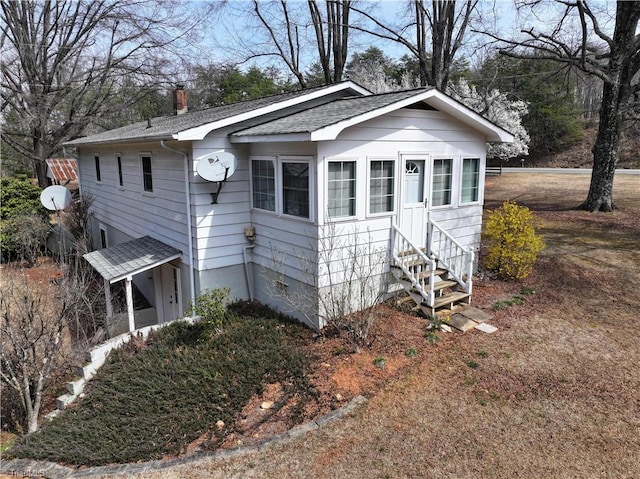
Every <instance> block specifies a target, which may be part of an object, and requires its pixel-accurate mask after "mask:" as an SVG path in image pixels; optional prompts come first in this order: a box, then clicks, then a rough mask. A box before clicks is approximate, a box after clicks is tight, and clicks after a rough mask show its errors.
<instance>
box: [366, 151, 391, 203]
mask: <svg viewBox="0 0 640 479" xmlns="http://www.w3.org/2000/svg"><path fill="white" fill-rule="evenodd" d="M370 165H371V166H370V167H371V174H370V177H369V212H370V213H386V212H389V211H393V207H394V204H393V195H394V187H393V185H394V182H395V178H394V166H395V165H394V161H393V160H373V161H371V163H370Z"/></svg>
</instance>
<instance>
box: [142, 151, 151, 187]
mask: <svg viewBox="0 0 640 479" xmlns="http://www.w3.org/2000/svg"><path fill="white" fill-rule="evenodd" d="M140 160H141V161H142V188H143V190H144V191H147V192H149V193H152V192H153V175H152V174H151V156H150V155H142V156H140Z"/></svg>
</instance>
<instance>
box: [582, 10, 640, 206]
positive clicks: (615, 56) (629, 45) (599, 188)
mask: <svg viewBox="0 0 640 479" xmlns="http://www.w3.org/2000/svg"><path fill="white" fill-rule="evenodd" d="M639 17H640V6H639V4H638V2H619V3H618V5H617V8H616V26H615V30H614V33H613V39H612V41H611V53H610V55H609V63H608V65H607V69H606V72H607V76H608V77H609V80H608V81H606V82H605V83H604V86H603V88H602V104H601V105H600V124H599V126H598V135H597V138H596V143H595V145H594V146H593V170H592V172H591V185H590V186H589V193H588V195H587V199H586V200H585V201H584V203H582V206H581V208H582V209H584V210H587V211H591V212H595V211H605V212H609V211H613V209H614V208H615V205H614V203H613V176H614V174H615V172H616V164H617V163H618V153H619V150H620V130H621V129H622V123H623V121H624V115H625V113H626V112H625V110H626V108H627V106H628V104H629V102H630V100H631V99H632V96H633V87H632V83H633V81H634V76H635V72H637V66H636V67H634V63H635V62H634V60H635V57H636V46H635V43H636V42H635V32H636V27H637V25H638V19H639Z"/></svg>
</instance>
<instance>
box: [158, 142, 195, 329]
mask: <svg viewBox="0 0 640 479" xmlns="http://www.w3.org/2000/svg"><path fill="white" fill-rule="evenodd" d="M160 146H161V147H162V148H164V149H165V150H167V151H171V152H173V153H177V154H179V155H182V157H183V158H184V195H185V201H186V205H187V232H188V234H187V238H188V243H189V263H190V265H191V274H190V275H189V288H190V289H191V304H195V303H196V285H195V280H194V277H193V276H194V266H193V265H194V263H193V231H192V229H191V189H190V182H189V156H188V155H187V154H186V153H185V152H184V151H180V150H176V149H175V148H171V147H170V146H167V145H165V143H164V140H160ZM193 316H195V312H192V317H193Z"/></svg>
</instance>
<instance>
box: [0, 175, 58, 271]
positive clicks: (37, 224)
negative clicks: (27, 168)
mask: <svg viewBox="0 0 640 479" xmlns="http://www.w3.org/2000/svg"><path fill="white" fill-rule="evenodd" d="M48 218H49V212H48V210H47V209H46V208H45V207H44V206H42V204H41V203H40V189H39V188H38V187H37V186H36V185H34V184H33V182H32V181H31V179H30V178H28V177H27V176H26V175H18V176H9V177H3V178H2V179H0V253H1V254H2V260H3V261H13V260H24V261H26V262H27V263H28V264H33V262H34V261H35V260H36V259H37V258H38V256H39V255H40V253H42V251H43V250H44V243H45V240H46V237H47V234H48V232H49V222H48Z"/></svg>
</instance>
